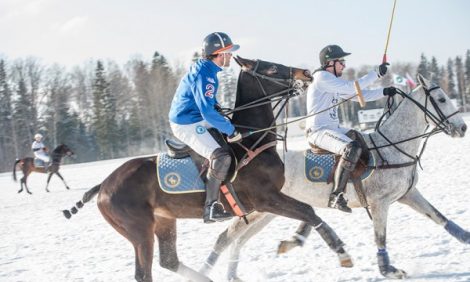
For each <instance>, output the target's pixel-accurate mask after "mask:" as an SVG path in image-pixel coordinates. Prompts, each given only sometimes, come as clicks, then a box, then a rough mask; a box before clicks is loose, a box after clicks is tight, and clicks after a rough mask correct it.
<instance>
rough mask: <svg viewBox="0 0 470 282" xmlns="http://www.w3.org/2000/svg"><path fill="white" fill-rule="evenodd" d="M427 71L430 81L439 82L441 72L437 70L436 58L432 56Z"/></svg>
mask: <svg viewBox="0 0 470 282" xmlns="http://www.w3.org/2000/svg"><path fill="white" fill-rule="evenodd" d="M429 73H430V77H429V78H430V79H431V82H433V83H435V84H439V82H440V81H441V72H440V70H439V65H438V63H437V59H436V57H434V56H433V57H432V58H431V64H430V65H429Z"/></svg>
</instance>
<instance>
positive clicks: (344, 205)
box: [328, 192, 352, 213]
mask: <svg viewBox="0 0 470 282" xmlns="http://www.w3.org/2000/svg"><path fill="white" fill-rule="evenodd" d="M328 207H330V208H334V209H338V210H340V211H342V212H347V213H352V210H351V208H350V207H348V202H347V201H346V199H344V197H343V192H341V193H339V194H338V195H336V194H331V195H330V201H329V202H328Z"/></svg>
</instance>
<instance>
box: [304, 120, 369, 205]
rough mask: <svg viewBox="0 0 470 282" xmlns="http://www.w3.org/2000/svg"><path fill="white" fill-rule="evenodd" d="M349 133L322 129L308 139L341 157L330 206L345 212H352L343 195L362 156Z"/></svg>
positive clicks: (358, 146) (343, 130)
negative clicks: (347, 134)
mask: <svg viewBox="0 0 470 282" xmlns="http://www.w3.org/2000/svg"><path fill="white" fill-rule="evenodd" d="M347 131H348V130H347V129H345V128H338V129H337V130H331V129H321V130H318V131H315V132H313V133H311V134H310V135H308V137H307V138H308V141H309V143H311V144H314V145H316V146H318V147H320V148H322V149H324V150H327V151H329V152H332V153H335V154H337V155H341V159H340V161H339V163H338V166H337V168H336V171H335V179H334V187H333V193H332V194H331V196H330V201H329V204H328V206H330V207H333V208H338V209H339V210H342V211H345V212H351V209H350V208H349V207H348V206H347V202H346V200H345V199H344V196H343V193H344V189H345V188H346V184H347V182H348V179H349V176H350V174H351V171H352V170H354V167H355V166H356V162H357V160H358V159H359V157H360V155H361V151H360V150H361V147H360V145H359V143H358V142H357V141H353V140H352V139H351V138H349V137H348V136H346V134H345V133H346V132H347Z"/></svg>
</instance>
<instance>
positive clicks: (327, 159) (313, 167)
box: [304, 150, 375, 182]
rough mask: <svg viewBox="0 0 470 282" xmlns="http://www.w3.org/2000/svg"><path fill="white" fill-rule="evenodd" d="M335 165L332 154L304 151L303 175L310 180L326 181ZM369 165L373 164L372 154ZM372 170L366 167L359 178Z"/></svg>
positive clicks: (369, 173)
mask: <svg viewBox="0 0 470 282" xmlns="http://www.w3.org/2000/svg"><path fill="white" fill-rule="evenodd" d="M334 166H335V155H334V154H314V153H313V152H312V151H311V150H306V151H305V169H304V172H305V177H306V178H307V179H308V180H309V181H311V182H328V178H329V177H330V175H331V174H332V173H333V169H334ZM369 166H375V159H374V157H373V156H372V155H370V157H369ZM373 172H374V170H373V169H370V168H369V169H367V170H366V171H365V172H364V173H363V174H362V175H361V179H362V180H365V179H366V178H368V177H369V176H371V175H372V173H373Z"/></svg>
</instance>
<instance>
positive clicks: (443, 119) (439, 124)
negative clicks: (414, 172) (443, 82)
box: [369, 85, 459, 169]
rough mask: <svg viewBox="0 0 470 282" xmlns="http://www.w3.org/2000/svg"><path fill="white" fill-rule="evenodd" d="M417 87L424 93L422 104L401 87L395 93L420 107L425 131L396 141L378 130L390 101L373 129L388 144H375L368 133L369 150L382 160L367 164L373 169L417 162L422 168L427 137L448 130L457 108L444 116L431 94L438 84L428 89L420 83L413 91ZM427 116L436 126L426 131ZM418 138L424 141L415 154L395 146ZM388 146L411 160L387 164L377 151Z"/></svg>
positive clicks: (404, 165) (398, 166)
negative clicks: (370, 144) (429, 106)
mask: <svg viewBox="0 0 470 282" xmlns="http://www.w3.org/2000/svg"><path fill="white" fill-rule="evenodd" d="M419 87H423V91H424V93H425V95H426V99H425V102H424V106H423V105H422V104H420V103H419V102H418V101H416V100H415V99H414V98H412V97H411V96H410V95H409V94H406V93H405V92H403V91H402V90H401V89H397V93H398V94H400V95H401V96H402V97H403V98H405V99H409V100H411V101H412V102H413V103H414V104H415V105H416V106H417V107H418V108H419V109H421V110H422V111H423V113H424V118H425V121H426V123H427V124H428V126H427V127H426V129H425V133H423V134H420V135H417V136H413V137H410V138H406V139H403V140H400V141H396V142H392V141H391V140H390V139H389V138H387V136H385V134H384V133H383V132H381V131H380V125H381V123H382V121H383V119H384V117H385V116H386V115H387V113H390V109H391V105H390V103H388V110H387V111H386V112H384V114H383V115H382V116H381V117H380V119H379V120H378V122H377V124H376V127H375V131H376V132H377V133H378V134H380V136H382V137H383V138H384V139H385V140H386V141H387V142H388V144H385V145H381V146H377V145H376V144H375V141H374V140H373V139H372V136H371V135H369V139H370V141H371V143H372V144H373V147H371V148H369V150H376V151H377V154H378V155H379V158H380V159H381V162H382V164H381V165H378V166H369V168H373V169H389V168H401V167H406V166H412V165H416V164H417V163H419V165H420V167H421V169H422V166H421V156H422V154H423V152H424V149H425V147H426V144H427V141H428V139H429V137H431V136H432V135H434V134H437V133H440V132H443V131H444V132H448V130H449V129H448V128H449V126H450V123H449V118H450V117H452V116H454V115H456V114H457V113H458V112H459V111H458V110H457V111H455V112H454V113H452V114H450V115H448V116H445V115H444V114H443V113H442V111H441V109H440V108H439V106H438V105H437V103H436V101H435V100H434V98H433V97H432V96H431V92H432V91H433V90H436V89H439V88H440V87H439V86H434V87H432V88H430V89H428V88H426V87H424V86H423V85H420V86H418V87H417V88H415V89H414V90H413V91H417V89H418V88H419ZM428 100H429V101H430V102H431V105H432V106H433V108H434V110H435V111H436V113H437V115H438V117H437V116H436V115H434V114H433V113H431V112H430V111H429V110H428ZM428 118H429V119H430V120H432V121H433V123H434V124H435V125H436V127H435V128H434V129H432V130H431V131H429V132H426V131H427V129H428V128H429V121H428ZM443 125H445V126H443ZM418 138H425V140H424V142H423V144H422V146H421V150H420V152H419V153H418V154H417V155H416V156H412V155H410V154H408V153H407V152H405V151H403V150H402V149H400V148H399V147H398V146H397V145H398V144H401V143H405V142H408V141H411V140H415V139H418ZM389 146H393V147H394V148H395V149H396V150H398V151H399V152H400V153H402V154H404V155H405V156H407V157H408V158H410V159H411V160H412V161H410V162H406V163H401V164H389V163H388V161H387V160H386V159H385V158H384V157H383V156H382V154H381V153H380V151H379V149H381V148H385V147H389Z"/></svg>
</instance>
